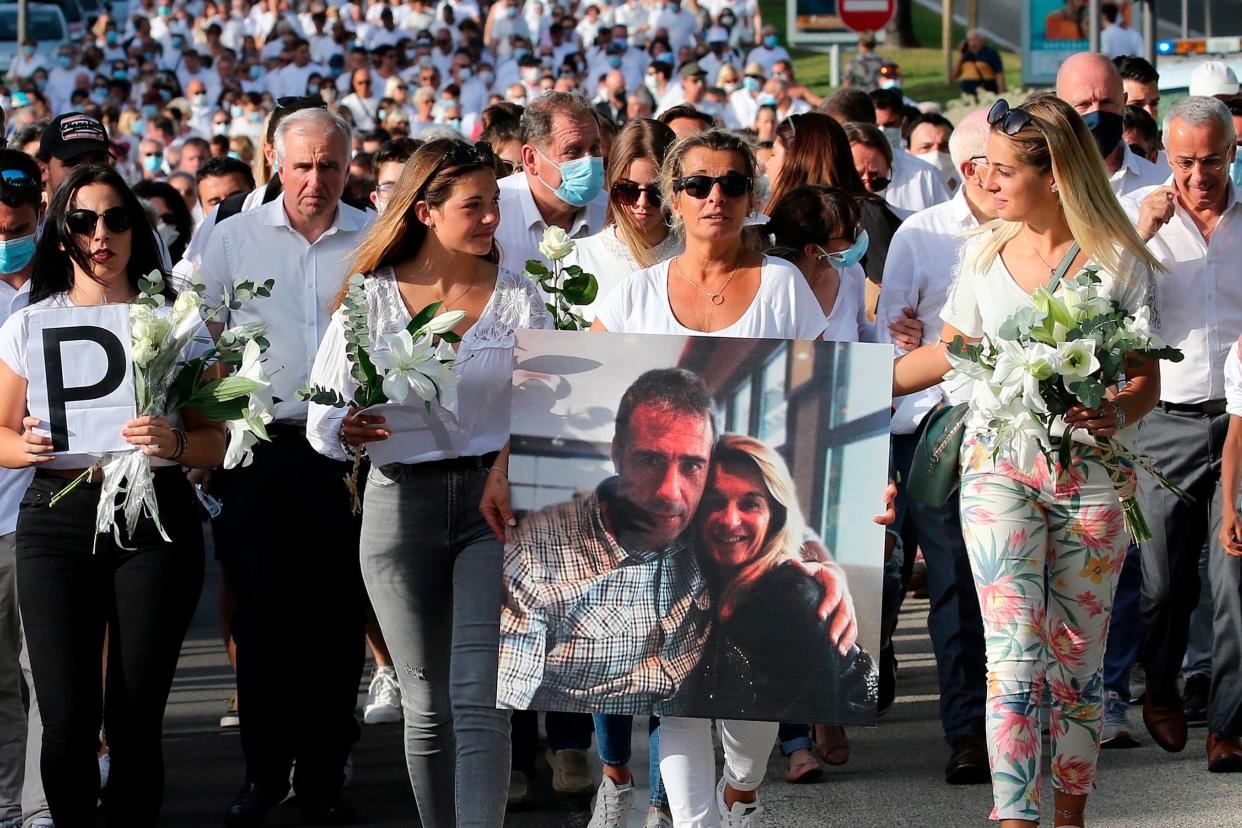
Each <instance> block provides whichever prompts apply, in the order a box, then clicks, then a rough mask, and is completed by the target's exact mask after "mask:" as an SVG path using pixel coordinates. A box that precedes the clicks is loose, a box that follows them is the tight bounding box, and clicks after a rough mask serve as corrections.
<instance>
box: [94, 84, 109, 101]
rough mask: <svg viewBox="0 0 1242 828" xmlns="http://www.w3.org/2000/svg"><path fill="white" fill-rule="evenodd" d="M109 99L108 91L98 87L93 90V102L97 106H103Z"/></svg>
mask: <svg viewBox="0 0 1242 828" xmlns="http://www.w3.org/2000/svg"><path fill="white" fill-rule="evenodd" d="M107 99H108V90H107V89H99V88H98V87H96V88H95V89H92V90H91V100H92V101H94V102H95V103H97V104H101V103H103V102H104V101H106V100H107Z"/></svg>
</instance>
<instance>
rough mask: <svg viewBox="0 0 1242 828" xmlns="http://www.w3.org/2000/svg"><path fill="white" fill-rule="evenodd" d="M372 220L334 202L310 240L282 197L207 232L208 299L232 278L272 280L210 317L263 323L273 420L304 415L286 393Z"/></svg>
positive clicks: (204, 275)
mask: <svg viewBox="0 0 1242 828" xmlns="http://www.w3.org/2000/svg"><path fill="white" fill-rule="evenodd" d="M373 219H374V215H373V214H369V213H364V212H362V211H361V210H355V209H354V208H353V207H350V206H349V205H347V204H340V205H338V207H337V214H336V220H335V221H334V222H333V223H332V226H331V227H330V228H328V230H327V232H325V233H324V234H323V235H322V236H320V237H319V239H318V240H317V241H316V242H315V243H314V244H311V243H310V242H308V241H307V240H306V237H305V236H303V235H302V234H301V233H299V232H298V231H296V230H294V229H293V228H292V227H291V226H290V225H289V217H288V215H286V214H285V200H284V198H283V197H282V198H278V199H275V200H274V201H271V202H268V203H267V204H264V205H263V206H262V207H259V208H256V209H255V210H253V211H251V212H249V213H247V214H245V215H244V216H239V217H237V218H235V219H234V220H232V221H225V222H222V223H221V224H220V225H219V226H218V227H217V228H216V229H215V232H213V233H212V235H211V241H210V242H208V246H207V250H206V252H205V253H204V254H203V263H202V266H201V267H200V268H199V278H200V281H202V283H203V284H204V285H205V286H206V288H207V292H206V294H204V298H205V300H206V301H207V302H208V303H211V304H214V303H217V302H218V301H219V299H220V296H221V295H222V294H223V293H225V292H226V291H227V292H228V294H229V295H232V291H233V283H234V281H235V280H237V279H241V278H246V279H253V280H254V281H256V282H262V281H263V280H265V279H275V280H276V284H275V286H274V287H273V288H272V295H271V296H269V297H257V298H255V299H254V301H252V302H250V303H249V304H247V305H244V306H243V307H242V308H241V310H237V311H233V312H232V313H231V314H229V313H227V312H226V313H225V314H224V316H223V317H222V318H221V319H219V320H218V321H220V322H222V323H224V324H225V325H241V324H246V323H252V322H261V323H263V324H265V325H267V339H268V341H269V342H270V343H271V347H270V348H268V350H267V353H266V357H267V363H266V368H267V371H268V373H269V374H271V375H272V391H273V393H274V394H275V395H276V396H277V397H279V398H280V400H281V402H279V403H277V405H276V419H277V420H279V421H283V422H297V423H300V422H304V421H305V420H306V403H304V402H298V401H297V400H295V399H294V395H295V392H296V391H297V390H298V389H299V388H301V387H302V386H304V385H306V381H307V379H308V378H309V377H310V372H311V366H312V365H314V362H315V352H316V351H317V350H318V349H319V342H320V340H321V339H323V335H324V333H325V332H326V331H327V329H328V321H329V320H330V319H331V317H332V302H333V300H334V299H335V298H336V295H337V293H338V292H339V291H340V289H341V285H342V284H343V283H344V281H345V278H346V277H347V276H349V265H350V262H351V261H352V259H353V257H354V254H355V253H356V252H357V250H358V245H359V244H361V242H362V237H363V234H364V232H365V231H366V230H367V228H368V227H370V225H371V222H372V220H373Z"/></svg>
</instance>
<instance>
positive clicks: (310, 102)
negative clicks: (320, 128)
mask: <svg viewBox="0 0 1242 828" xmlns="http://www.w3.org/2000/svg"><path fill="white" fill-rule="evenodd" d="M327 107H328V105H327V103H325V102H324V99H323V98H321V97H319V96H318V95H285V96H283V97H280V98H277V99H276V109H275V111H276V112H283V111H285V110H289V109H316V108H323V109H327Z"/></svg>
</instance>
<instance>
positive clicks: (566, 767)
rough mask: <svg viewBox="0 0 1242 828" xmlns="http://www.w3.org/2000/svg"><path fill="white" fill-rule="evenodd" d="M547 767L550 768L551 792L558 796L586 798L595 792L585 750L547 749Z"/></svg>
mask: <svg viewBox="0 0 1242 828" xmlns="http://www.w3.org/2000/svg"><path fill="white" fill-rule="evenodd" d="M548 766H549V767H550V768H552V790H554V791H556V792H557V793H558V794H562V795H564V796H586V795H587V794H589V793H590V792H591V791H593V790H595V781H594V780H593V779H591V766H590V764H589V763H588V762H587V755H586V751H585V750H578V749H577V748H565V749H563V750H552V748H548Z"/></svg>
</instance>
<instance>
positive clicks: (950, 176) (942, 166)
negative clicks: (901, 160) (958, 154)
mask: <svg viewBox="0 0 1242 828" xmlns="http://www.w3.org/2000/svg"><path fill="white" fill-rule="evenodd" d="M914 157H915V158H920V159H922V160H923V161H926V162H927V163H928V164H931V165H932V166H933V167H935V168H936V169H938V170H940V174H941V175H942V176H944V183H945V184H948V185H949V192H951V193H952V192H957V188H958V187H959V186H960V185H961V183H962V174H961V173H960V172H958V169H957V165H955V164H954V163H953V156H951V155H949V154H948V153H947V152H940V151H939V150H932V151H931V152H924V153H920V154H919V155H916V156H914Z"/></svg>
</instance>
